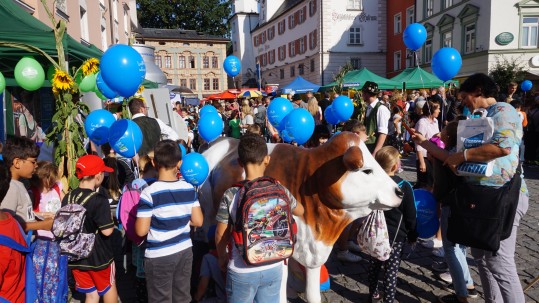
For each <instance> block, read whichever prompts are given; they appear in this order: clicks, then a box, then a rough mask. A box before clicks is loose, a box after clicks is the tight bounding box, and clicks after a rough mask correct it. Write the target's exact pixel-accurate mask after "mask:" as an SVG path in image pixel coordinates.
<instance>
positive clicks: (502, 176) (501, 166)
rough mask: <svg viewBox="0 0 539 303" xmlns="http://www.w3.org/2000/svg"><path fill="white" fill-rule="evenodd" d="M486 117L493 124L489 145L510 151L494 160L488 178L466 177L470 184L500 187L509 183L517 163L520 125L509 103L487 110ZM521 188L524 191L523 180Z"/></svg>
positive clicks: (520, 137) (490, 107)
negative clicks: (490, 119) (491, 171)
mask: <svg viewBox="0 0 539 303" xmlns="http://www.w3.org/2000/svg"><path fill="white" fill-rule="evenodd" d="M487 117H491V118H492V120H493V122H494V134H493V135H492V140H491V143H492V144H494V145H497V146H499V147H501V148H504V149H508V150H510V154H509V155H507V156H504V157H500V158H496V159H495V160H494V168H493V173H492V176H490V177H466V178H467V180H468V181H469V182H470V183H475V184H481V185H485V186H491V187H500V186H503V185H504V184H505V183H507V182H509V181H511V179H512V178H513V175H514V174H515V172H516V168H517V166H518V163H519V146H520V141H521V140H522V123H521V122H520V118H519V117H518V113H517V111H516V110H515V109H514V108H513V106H511V105H510V104H509V103H504V102H498V103H496V104H493V105H491V106H489V107H488V108H487ZM522 187H523V189H524V190H526V189H525V188H526V185H525V183H524V180H523V181H522Z"/></svg>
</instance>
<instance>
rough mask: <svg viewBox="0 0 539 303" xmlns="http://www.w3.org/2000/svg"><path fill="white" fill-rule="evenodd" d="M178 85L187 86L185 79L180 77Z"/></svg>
mask: <svg viewBox="0 0 539 303" xmlns="http://www.w3.org/2000/svg"><path fill="white" fill-rule="evenodd" d="M180 86H185V87H187V79H180Z"/></svg>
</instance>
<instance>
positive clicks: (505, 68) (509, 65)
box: [489, 55, 526, 92]
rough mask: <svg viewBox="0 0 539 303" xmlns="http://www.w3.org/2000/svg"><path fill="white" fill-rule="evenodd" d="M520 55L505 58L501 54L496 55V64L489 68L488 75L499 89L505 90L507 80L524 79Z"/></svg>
mask: <svg viewBox="0 0 539 303" xmlns="http://www.w3.org/2000/svg"><path fill="white" fill-rule="evenodd" d="M519 61H520V57H518V58H513V59H507V58H505V57H504V56H503V55H501V56H499V57H496V65H495V66H494V67H492V68H491V69H490V70H489V75H490V76H491V77H492V79H494V81H495V82H496V83H497V84H498V85H499V86H500V91H501V92H505V91H507V86H508V85H509V82H512V81H514V82H520V81H522V80H524V76H525V73H526V71H525V70H524V64H523V63H521V62H519Z"/></svg>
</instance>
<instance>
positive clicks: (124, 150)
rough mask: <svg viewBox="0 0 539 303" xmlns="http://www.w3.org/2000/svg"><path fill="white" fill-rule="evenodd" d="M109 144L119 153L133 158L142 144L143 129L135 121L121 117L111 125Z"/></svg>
mask: <svg viewBox="0 0 539 303" xmlns="http://www.w3.org/2000/svg"><path fill="white" fill-rule="evenodd" d="M109 144H110V146H111V147H112V149H114V151H115V152H117V153H118V154H120V155H122V156H124V157H126V158H133V157H134V156H135V155H136V154H137V151H138V150H139V148H140V146H141V145H142V131H141V130H140V127H139V126H138V125H137V124H136V123H135V122H133V121H131V120H128V119H120V120H118V121H116V122H114V123H113V124H112V125H111V127H110V131H109Z"/></svg>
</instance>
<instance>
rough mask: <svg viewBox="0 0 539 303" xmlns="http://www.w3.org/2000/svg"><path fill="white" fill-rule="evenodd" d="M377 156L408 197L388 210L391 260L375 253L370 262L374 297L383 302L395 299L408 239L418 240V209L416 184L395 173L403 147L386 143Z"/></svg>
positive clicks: (372, 296) (371, 293)
mask: <svg viewBox="0 0 539 303" xmlns="http://www.w3.org/2000/svg"><path fill="white" fill-rule="evenodd" d="M375 159H376V161H377V162H378V163H379V164H380V166H381V167H382V168H383V169H384V170H385V172H386V173H387V174H388V175H389V176H390V177H391V179H393V181H395V183H397V184H399V186H400V188H401V189H402V191H403V192H404V197H403V199H402V203H401V205H400V206H399V207H396V208H392V209H390V210H386V211H384V216H385V218H386V223H387V229H388V233H389V241H390V244H391V245H392V250H391V255H390V256H389V259H388V260H387V261H379V260H377V259H375V258H372V257H371V260H370V265H369V275H368V278H369V296H370V297H369V298H370V300H371V301H372V300H379V299H383V302H390V303H391V302H393V301H394V300H395V293H396V284H397V273H398V271H399V267H400V261H401V252H402V247H403V246H404V242H405V241H406V239H408V242H410V243H413V242H415V241H416V240H417V232H416V211H415V202H414V194H413V190H412V187H411V186H410V184H409V183H408V182H404V180H403V179H402V178H400V177H398V176H396V175H395V173H396V172H397V170H398V169H399V162H400V154H399V151H398V150H397V149H396V148H394V147H392V146H385V147H382V148H381V149H380V150H379V151H378V152H377V153H376V156H375ZM382 266H384V267H385V273H384V281H383V298H382V295H381V292H380V291H379V289H378V274H379V272H380V270H381V268H382Z"/></svg>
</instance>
